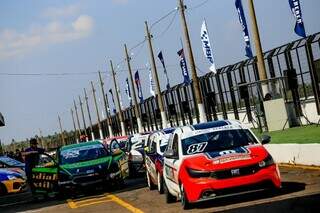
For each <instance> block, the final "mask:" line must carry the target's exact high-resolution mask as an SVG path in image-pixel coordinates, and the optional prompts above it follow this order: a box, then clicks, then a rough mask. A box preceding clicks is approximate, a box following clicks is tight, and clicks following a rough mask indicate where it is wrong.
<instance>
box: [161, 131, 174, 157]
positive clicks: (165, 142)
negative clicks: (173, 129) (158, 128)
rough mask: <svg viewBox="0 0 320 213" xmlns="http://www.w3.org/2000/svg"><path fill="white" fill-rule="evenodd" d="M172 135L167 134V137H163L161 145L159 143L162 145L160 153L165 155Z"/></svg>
mask: <svg viewBox="0 0 320 213" xmlns="http://www.w3.org/2000/svg"><path fill="white" fill-rule="evenodd" d="M171 135H172V134H171V133H170V134H165V135H164V136H163V139H162V140H160V143H159V144H160V152H162V153H163V152H164V151H165V150H166V148H167V146H168V143H169V139H170V137H171Z"/></svg>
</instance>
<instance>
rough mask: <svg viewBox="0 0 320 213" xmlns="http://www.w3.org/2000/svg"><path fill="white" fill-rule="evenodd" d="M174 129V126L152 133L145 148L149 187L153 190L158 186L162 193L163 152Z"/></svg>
mask: <svg viewBox="0 0 320 213" xmlns="http://www.w3.org/2000/svg"><path fill="white" fill-rule="evenodd" d="M173 131H174V128H167V129H163V130H159V131H156V132H154V133H152V134H150V137H149V140H148V143H147V146H146V148H145V165H146V176H147V183H148V187H149V189H150V190H152V189H154V188H155V186H157V188H158V192H159V193H160V194H163V177H162V170H163V152H164V150H165V149H166V148H167V145H168V141H169V138H170V135H171V133H172V132H173Z"/></svg>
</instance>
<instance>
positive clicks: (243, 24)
mask: <svg viewBox="0 0 320 213" xmlns="http://www.w3.org/2000/svg"><path fill="white" fill-rule="evenodd" d="M235 5H236V8H237V12H238V15H239V22H240V24H241V27H242V31H243V37H244V41H245V43H246V56H247V57H249V58H252V57H253V55H252V50H251V45H250V37H249V31H248V26H247V21H246V17H245V15H244V11H243V6H242V2H241V0H236V2H235Z"/></svg>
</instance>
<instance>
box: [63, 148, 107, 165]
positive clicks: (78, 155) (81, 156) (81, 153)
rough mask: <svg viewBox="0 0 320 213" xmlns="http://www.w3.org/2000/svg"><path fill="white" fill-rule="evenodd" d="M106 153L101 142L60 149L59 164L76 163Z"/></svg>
mask: <svg viewBox="0 0 320 213" xmlns="http://www.w3.org/2000/svg"><path fill="white" fill-rule="evenodd" d="M107 155H108V152H107V150H106V149H105V148H104V146H103V145H102V144H92V145H87V146H80V147H74V148H71V149H66V150H62V151H61V153H60V164H62V165H63V164H70V163H77V162H81V161H89V160H94V159H97V158H101V157H105V156H107Z"/></svg>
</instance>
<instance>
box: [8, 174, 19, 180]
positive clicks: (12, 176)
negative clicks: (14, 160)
mask: <svg viewBox="0 0 320 213" xmlns="http://www.w3.org/2000/svg"><path fill="white" fill-rule="evenodd" d="M7 177H8V179H9V180H15V179H17V178H18V177H16V176H14V175H8V176H7Z"/></svg>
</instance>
